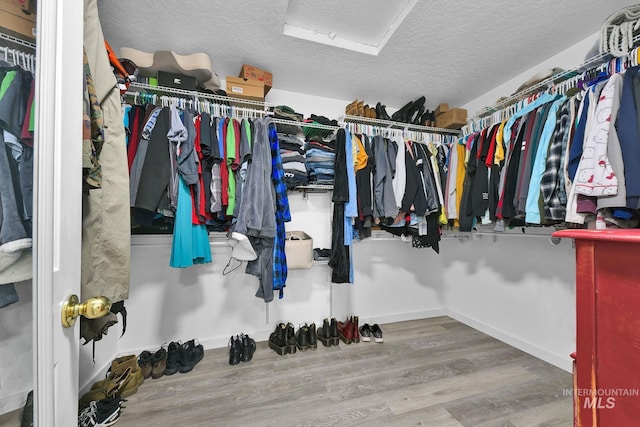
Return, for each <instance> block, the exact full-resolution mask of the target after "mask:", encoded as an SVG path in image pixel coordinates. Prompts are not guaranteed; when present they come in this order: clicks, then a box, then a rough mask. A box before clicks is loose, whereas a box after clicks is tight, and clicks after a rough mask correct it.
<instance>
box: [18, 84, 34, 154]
mask: <svg viewBox="0 0 640 427" xmlns="http://www.w3.org/2000/svg"><path fill="white" fill-rule="evenodd" d="M34 92H35V80H32V81H31V89H30V90H29V100H28V101H27V111H26V114H25V116H24V123H22V131H21V135H20V139H21V140H22V143H23V144H24V145H28V146H29V147H33V132H32V131H30V130H29V123H30V122H31V106H32V104H33V94H34Z"/></svg>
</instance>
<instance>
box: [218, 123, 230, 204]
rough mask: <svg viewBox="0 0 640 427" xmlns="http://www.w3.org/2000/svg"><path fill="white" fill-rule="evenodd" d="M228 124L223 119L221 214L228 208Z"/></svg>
mask: <svg viewBox="0 0 640 427" xmlns="http://www.w3.org/2000/svg"><path fill="white" fill-rule="evenodd" d="M228 123H229V119H228V118H227V119H224V123H223V126H222V140H223V141H225V143H223V144H222V151H223V152H222V153H220V157H222V159H223V161H222V162H221V163H220V179H221V180H222V212H226V211H227V206H229V170H228V169H227V162H226V158H227V144H226V141H227V124H228Z"/></svg>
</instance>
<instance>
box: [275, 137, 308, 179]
mask: <svg viewBox="0 0 640 427" xmlns="http://www.w3.org/2000/svg"><path fill="white" fill-rule="evenodd" d="M278 143H279V144H280V157H282V169H283V170H284V183H285V185H286V186H287V189H289V190H291V189H294V188H296V187H298V186H301V185H307V184H308V183H309V178H308V175H307V167H306V165H305V153H304V141H303V140H301V139H299V138H297V137H295V136H292V135H286V134H281V133H279V134H278Z"/></svg>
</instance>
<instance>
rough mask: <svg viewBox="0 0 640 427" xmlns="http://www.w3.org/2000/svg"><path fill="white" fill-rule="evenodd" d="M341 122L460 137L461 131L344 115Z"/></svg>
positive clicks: (340, 118)
mask: <svg viewBox="0 0 640 427" xmlns="http://www.w3.org/2000/svg"><path fill="white" fill-rule="evenodd" d="M339 121H343V122H347V123H361V124H364V125H372V126H377V127H380V128H391V129H398V130H412V131H417V132H424V133H446V134H452V135H459V134H460V131H459V130H455V129H445V128H435V127H431V126H422V125H412V124H409V123H402V122H395V121H392V120H381V119H372V118H368V117H360V116H350V115H343V116H340V117H339Z"/></svg>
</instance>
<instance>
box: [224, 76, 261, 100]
mask: <svg viewBox="0 0 640 427" xmlns="http://www.w3.org/2000/svg"><path fill="white" fill-rule="evenodd" d="M264 94H265V86H264V82H261V81H260V80H250V79H244V78H241V77H231V76H227V96H229V97H231V98H241V99H250V100H253V101H264Z"/></svg>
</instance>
